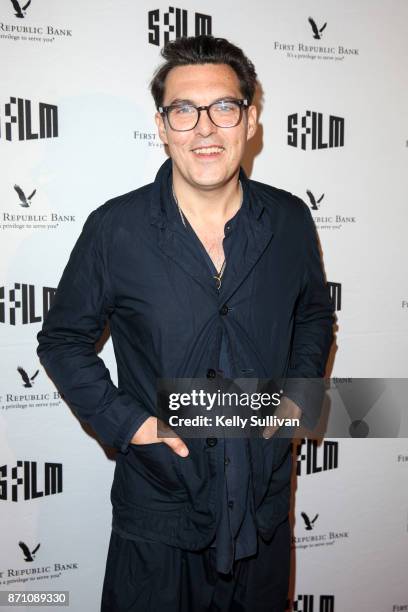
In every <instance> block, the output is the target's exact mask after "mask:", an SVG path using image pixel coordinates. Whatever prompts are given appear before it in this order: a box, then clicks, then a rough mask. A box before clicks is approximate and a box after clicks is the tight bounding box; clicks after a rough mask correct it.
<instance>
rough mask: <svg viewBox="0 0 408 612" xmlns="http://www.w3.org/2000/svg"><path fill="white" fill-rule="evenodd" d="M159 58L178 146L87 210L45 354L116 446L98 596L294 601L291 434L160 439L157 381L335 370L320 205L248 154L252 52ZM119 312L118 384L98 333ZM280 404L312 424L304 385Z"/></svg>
mask: <svg viewBox="0 0 408 612" xmlns="http://www.w3.org/2000/svg"><path fill="white" fill-rule="evenodd" d="M162 55H163V57H164V59H165V60H166V61H165V63H164V64H163V65H162V66H161V67H160V68H159V69H158V70H157V72H156V74H155V76H154V78H153V81H152V85H151V90H152V94H153V97H154V100H155V103H156V108H157V113H156V116H155V120H156V124H157V128H158V131H159V136H160V138H161V140H162V141H163V143H164V144H165V145H166V146H167V150H168V153H169V156H170V159H168V160H167V161H166V162H165V163H164V164H163V165H162V167H161V168H160V170H159V172H158V174H157V176H156V179H155V181H154V183H152V184H150V185H146V186H144V187H142V188H140V189H137V190H135V191H132V192H130V193H128V194H126V195H123V196H120V197H118V198H115V199H113V200H110V201H108V202H106V203H105V204H104V205H102V206H100V207H99V208H97V209H96V210H94V211H93V212H92V213H91V214H90V215H89V217H88V219H87V221H86V223H85V225H84V228H83V231H82V233H81V235H80V237H79V239H78V241H77V243H76V245H75V247H74V249H73V251H72V253H71V256H70V259H69V261H68V264H67V266H66V268H65V270H64V273H63V275H62V278H61V281H60V283H59V285H58V289H57V294H56V297H55V302H54V304H53V306H52V308H51V309H50V311H49V313H48V316H47V318H46V320H45V322H44V325H43V328H42V330H41V332H40V333H39V334H38V340H39V346H38V355H39V357H40V360H41V362H42V364H43V365H44V366H45V367H46V368H47V370H48V371H49V373H50V375H51V377H52V378H53V380H54V381H55V383H56V385H57V387H58V388H59V389H60V390H61V392H62V393H63V394H64V396H65V398H66V400H67V401H68V403H69V404H70V405H71V406H72V409H73V410H74V411H75V413H76V414H77V415H78V417H79V418H80V419H81V420H83V421H86V422H88V423H89V424H90V425H91V426H92V427H93V429H94V430H95V432H96V434H97V436H98V437H99V439H100V440H101V441H102V442H104V443H105V444H108V445H110V446H112V447H115V448H117V449H118V451H119V452H118V453H117V459H116V469H115V475H114V481H113V485H112V492H111V500H112V505H113V521H112V533H111V539H110V545H109V552H108V559H107V564H106V573H105V580H104V586H103V594H102V608H101V609H102V610H103V611H104V612H108V611H111V612H121V611H124V610H128V611H131V610H132V611H133V610H135V611H136V610H144V611H151V612H159V611H161V610H164V609H166V610H170V611H173V612H187V611H188V612H201V611H203V612H204V611H208V610H222V611H225V612H227V611H233V610H235V611H240V612H242V611H251V612H261V611H269V612H283V611H284V609H285V604H286V596H287V591H288V580H289V556H290V531H289V522H288V512H289V499H290V476H291V454H290V450H289V449H290V446H289V442H290V441H289V439H282V438H276V437H274V436H272V437H271V438H270V439H266V438H264V439H262V438H248V439H245V438H239V439H228V436H226V437H225V439H224V438H220V439H217V438H214V437H208V438H191V439H190V438H189V439H188V440H187V439H184V440H183V439H182V438H181V437H178V436H176V437H167V438H163V437H160V436H159V435H158V428H157V424H158V421H157V417H156V416H155V415H156V414H157V412H156V395H157V393H156V392H157V386H156V383H157V379H158V378H185V377H193V378H205V377H207V378H208V379H212V380H214V381H217V380H222V378H223V377H230V378H238V377H239V378H245V377H248V378H257V377H260V378H281V377H288V378H290V379H300V378H318V377H322V376H323V375H324V369H325V362H326V359H327V356H328V352H329V348H330V345H331V340H332V322H333V307H332V305H331V302H330V300H329V296H328V291H327V287H326V284H325V281H324V277H323V272H322V266H321V262H320V257H319V251H318V246H317V241H316V235H315V230H314V226H313V222H312V219H311V215H310V212H309V209H308V208H307V206H306V205H305V204H304V203H303V202H302V201H301V200H300V199H298V198H297V197H295V196H293V195H292V194H290V193H288V192H286V191H283V190H280V189H277V188H274V187H271V186H268V185H265V184H262V183H258V182H255V181H251V180H249V179H248V178H247V177H246V176H245V174H244V172H243V170H242V169H241V167H240V164H241V160H242V158H243V155H244V151H245V147H246V143H247V141H248V140H249V139H250V138H252V137H253V136H254V134H255V131H256V122H257V113H256V107H255V106H254V105H253V104H252V101H253V96H254V91H255V85H256V72H255V69H254V66H253V64H252V63H251V62H250V61H249V60H248V59H247V58H246V57H245V55H244V54H243V52H242V51H241V50H240V49H239V48H237V47H236V46H234V45H232V44H231V43H229V42H228V41H226V40H225V39H220V38H213V37H210V36H200V37H197V38H182V39H179V40H177V41H174V42H171V43H168V44H167V45H166V47H165V48H164V50H163V51H162ZM108 320H109V323H110V330H111V335H112V342H113V346H114V350H115V355H116V360H117V366H118V387H116V386H114V385H113V383H112V381H111V379H110V376H109V372H108V370H107V369H106V367H105V365H104V363H103V361H102V360H101V359H100V358H99V357H98V356H97V355H96V352H95V347H94V345H95V342H96V341H97V340H98V338H99V336H100V335H101V333H102V331H103V329H104V327H105V324H106V323H107V322H108ZM279 409H280V413H281V414H284V415H285V416H288V417H293V418H297V417H300V416H302V422H303V423H304V424H305V425H306V426H313V425H314V423H315V421H316V415H315V413H314V412H313V407H312V406H311V405H310V402H308V401H307V397H306V394H305V393H302V387H301V386H300V387H299V386H296V385H293V388H292V392H288V393H287V394H286V398H285V399H284V400H283V402H282V404H281V406H280V407H279ZM268 433H269V434H273V433H274V430H272V431H269V432H268Z"/></svg>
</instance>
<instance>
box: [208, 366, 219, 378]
mask: <svg viewBox="0 0 408 612" xmlns="http://www.w3.org/2000/svg"><path fill="white" fill-rule="evenodd" d="M216 375H217V372H216V371H215V370H213V369H212V368H210V369H209V370H207V378H215V377H216Z"/></svg>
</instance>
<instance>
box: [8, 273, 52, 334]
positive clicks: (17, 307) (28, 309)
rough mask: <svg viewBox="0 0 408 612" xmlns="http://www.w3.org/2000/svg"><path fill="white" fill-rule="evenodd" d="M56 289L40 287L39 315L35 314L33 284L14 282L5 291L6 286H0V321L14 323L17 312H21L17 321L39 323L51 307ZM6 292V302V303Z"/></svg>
mask: <svg viewBox="0 0 408 612" xmlns="http://www.w3.org/2000/svg"><path fill="white" fill-rule="evenodd" d="M56 291H57V290H56V289H55V288H54V287H42V300H41V301H42V308H41V310H42V313H41V315H40V314H36V291H35V286H34V285H26V284H25V283H14V287H13V288H12V289H9V290H8V291H6V287H0V323H9V324H10V325H16V324H17V313H18V312H19V313H21V317H19V322H21V323H22V324H23V325H26V324H28V323H40V322H41V321H42V320H44V319H45V317H46V315H47V313H48V311H49V309H50V308H51V306H52V303H53V300H54V297H55V294H56ZM7 293H8V303H6V294H7ZM37 298H38V295H37ZM37 303H38V299H37Z"/></svg>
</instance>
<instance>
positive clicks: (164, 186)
mask: <svg viewBox="0 0 408 612" xmlns="http://www.w3.org/2000/svg"><path fill="white" fill-rule="evenodd" d="M172 177H173V166H172V160H171V158H168V159H166V161H165V162H164V163H163V164H162V165H161V166H160V168H159V171H158V172H157V174H156V178H155V180H154V183H153V187H152V192H151V201H150V222H151V223H152V224H153V225H158V226H159V227H165V226H166V225H170V226H171V228H172V229H177V227H178V226H179V224H178V218H179V211H178V209H177V205H176V202H175V201H174V198H173V194H172ZM239 179H240V181H241V184H242V190H243V195H244V199H243V202H242V208H243V210H245V212H246V213H247V214H248V215H250V216H251V217H252V218H254V219H259V218H260V216H261V215H262V212H263V210H264V208H265V207H264V204H263V203H262V201H261V200H260V199H259V198H256V197H253V196H254V194H253V193H252V190H251V185H250V183H251V181H250V180H249V179H248V177H247V175H246V174H245V172H244V170H243V168H242V167H241V168H240V171H239Z"/></svg>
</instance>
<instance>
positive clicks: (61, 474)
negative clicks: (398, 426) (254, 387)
mask: <svg viewBox="0 0 408 612" xmlns="http://www.w3.org/2000/svg"><path fill="white" fill-rule="evenodd" d="M407 23H408V4H407V2H406V1H405V0H391V1H389V2H384V1H380V0H354V1H352V0H347V1H346V2H335V1H334V0H325V1H323V0H310V1H309V2H305V1H304V0H286V1H283V0H268V1H267V0H255V1H254V2H244V1H242V0H239V1H237V2H233V1H232V0H228V1H227V2H223V3H219V2H216V1H215V0H206V1H205V2H200V1H199V0H197V1H196V2H192V1H191V0H184V1H183V2H182V3H180V4H177V5H175V6H169V4H168V3H167V2H163V1H162V0H157V1H156V0H155V1H154V2H149V3H148V2H147V1H145V0H143V1H142V0H138V1H137V2H136V1H132V0H118V1H113V0H88V1H87V2H86V3H82V2H70V1H68V0H60V1H59V2H50V1H49V0H43V1H42V2H39V1H38V0H32V2H30V1H29V0H13V1H12V2H11V1H7V0H3V2H2V3H1V7H0V58H1V60H0V63H1V80H0V156H1V163H0V241H1V259H0V333H1V349H0V371H1V382H0V520H1V546H0V590H7V589H12V590H19V589H21V590H41V589H42V590H46V589H53V590H59V589H61V590H69V591H70V609H71V610H72V612H83V611H84V610H86V611H87V612H96V611H97V610H98V609H99V604H100V593H101V588H102V580H103V573H104V569H105V559H106V553H107V546H108V540H109V534H110V520H111V506H110V500H109V493H110V486H111V481H112V476H113V469H114V461H113V460H112V458H111V457H110V456H109V453H106V452H105V451H104V449H103V448H101V446H100V445H99V444H98V442H97V440H95V438H94V437H92V435H90V434H89V432H87V431H86V429H84V427H83V426H81V424H80V423H79V422H78V421H77V420H76V419H75V417H74V416H73V415H72V413H71V412H70V410H69V409H68V407H67V406H66V405H65V403H64V402H63V401H62V400H61V399H60V398H59V396H58V393H57V392H56V390H55V387H54V385H53V383H52V382H51V381H50V380H49V379H48V377H47V375H46V373H45V372H44V370H43V369H42V367H41V365H40V364H39V361H38V358H37V355H36V346H37V341H36V334H37V333H38V331H39V330H40V328H41V324H42V321H43V318H44V316H45V314H46V313H47V311H48V309H49V306H50V304H51V302H52V299H53V295H54V292H55V288H56V286H57V284H58V281H59V278H60V276H61V274H62V270H63V268H64V266H65V264H66V262H67V259H68V256H69V254H70V251H71V249H72V247H73V245H74V243H75V240H76V239H77V237H78V235H79V233H80V231H81V228H82V225H83V223H84V220H85V218H86V217H87V216H88V214H89V213H90V211H91V210H93V209H94V208H96V207H97V206H99V205H100V204H102V203H103V202H105V201H106V200H107V199H109V198H111V197H113V196H116V195H119V194H121V193H125V192H127V191H130V190H131V189H135V188H137V187H139V186H141V185H143V184H145V183H147V182H150V181H151V180H152V179H153V178H154V176H155V173H156V170H157V168H158V167H159V165H160V164H161V163H162V161H163V160H164V158H165V152H164V150H163V147H162V146H161V144H160V141H159V140H158V137H157V135H156V131H155V125H154V122H153V114H154V105H153V101H152V99H151V97H150V94H149V91H148V83H149V81H150V78H151V75H152V72H153V70H154V68H155V67H156V66H157V64H158V62H159V60H160V58H159V50H160V47H161V46H162V45H163V43H164V42H165V41H166V40H167V39H168V38H174V37H175V36H177V35H180V34H187V33H188V34H189V35H195V34H196V33H212V34H214V35H218V36H224V37H226V38H228V39H230V40H231V41H232V42H234V43H236V44H238V45H239V46H241V47H242V48H243V49H244V51H245V52H246V53H247V55H248V56H249V57H250V58H251V59H252V60H253V62H254V63H255V66H256V68H257V72H258V75H259V79H260V83H261V85H262V92H261V95H260V96H259V97H258V104H259V107H260V111H261V112H260V129H259V132H258V135H257V137H256V140H255V141H254V142H253V143H252V144H251V150H250V151H249V154H248V157H247V159H246V160H245V168H246V170H247V172H248V173H250V175H251V177H252V178H254V179H257V180H261V181H264V182H267V183H269V184H272V185H275V186H277V187H280V188H284V189H287V190H289V191H291V192H293V193H295V194H296V195H298V196H300V197H301V198H303V199H304V201H305V202H306V203H307V204H308V205H309V206H310V208H311V210H312V213H313V216H314V219H315V222H316V225H317V228H318V231H319V235H320V241H321V246H322V251H323V256H324V262H325V269H326V274H327V278H328V280H329V282H330V283H331V290H332V297H333V300H334V301H335V304H336V309H337V319H338V331H337V342H336V347H335V348H334V350H333V355H332V367H331V372H332V374H333V375H334V376H337V377H350V376H351V377H367V378H374V377H388V378H392V377H405V376H406V374H407V355H408V286H407V263H408V262H407V250H406V241H407V240H406V227H407V223H408V211H407V203H408V202H407V193H408V180H407V176H408V171H407V170H408V168H407V156H408V92H407V75H408V37H407V29H406V28H407ZM100 355H101V357H102V358H103V359H104V360H105V362H106V364H107V365H108V367H109V368H110V370H111V373H112V377H113V379H114V380H116V366H115V360H114V355H113V350H112V346H111V342H110V340H108V341H107V342H106V344H105V345H104V347H103V349H102V351H101V353H100ZM294 455H295V457H296V459H297V461H296V462H295V468H297V478H296V479H294V487H296V489H297V491H296V497H295V498H294V503H293V517H292V518H293V525H294V539H293V553H294V563H293V580H292V588H291V594H290V600H291V603H290V609H293V610H296V611H298V612H349V611H350V610H353V611H354V610H355V611H358V612H398V611H402V610H408V582H407V571H408V552H407V551H408V486H407V475H408V444H407V440H406V439H401V438H400V439H381V440H380V439H367V440H351V439H350V440H347V439H338V440H334V439H331V440H325V441H324V442H323V444H321V445H316V444H315V443H312V442H304V443H299V444H296V445H295V446H294ZM7 609H8V608H7ZM27 610H28V608H27ZM192 612H193V611H192Z"/></svg>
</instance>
